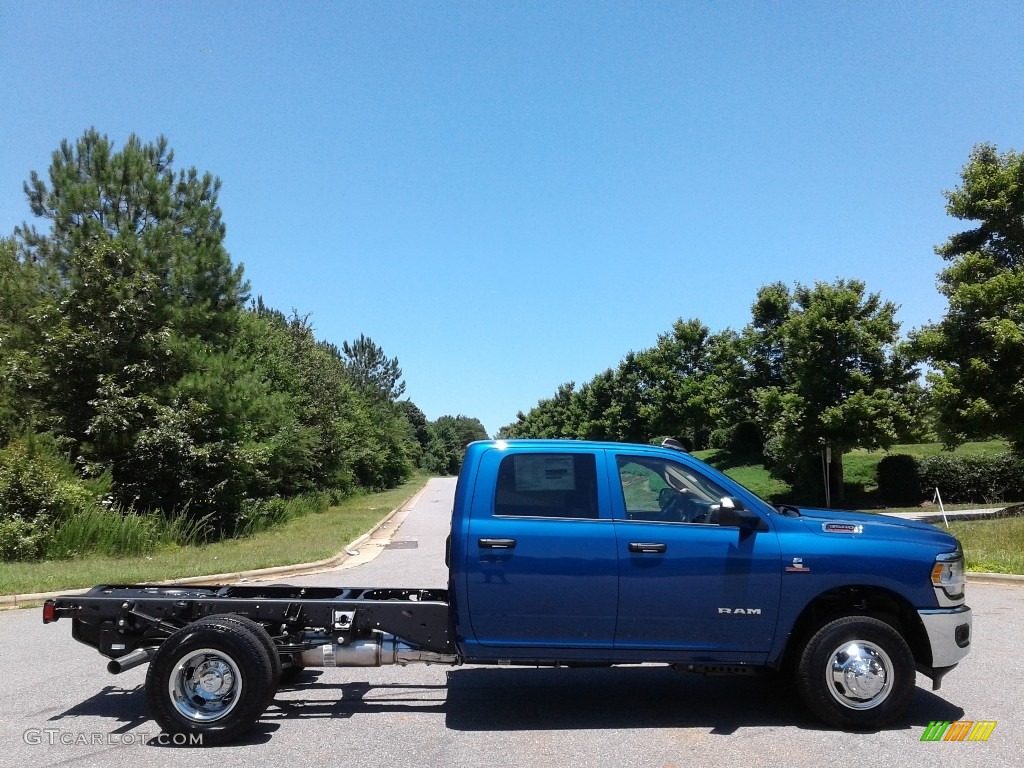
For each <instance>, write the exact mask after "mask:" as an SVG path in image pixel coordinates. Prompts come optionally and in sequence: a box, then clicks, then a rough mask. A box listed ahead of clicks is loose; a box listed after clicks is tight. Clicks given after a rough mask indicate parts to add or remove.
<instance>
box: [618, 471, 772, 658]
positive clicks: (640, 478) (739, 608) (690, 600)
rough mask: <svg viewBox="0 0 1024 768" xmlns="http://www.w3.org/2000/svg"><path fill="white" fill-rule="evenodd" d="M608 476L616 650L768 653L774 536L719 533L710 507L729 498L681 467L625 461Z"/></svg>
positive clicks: (715, 484) (769, 533)
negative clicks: (616, 573)
mask: <svg viewBox="0 0 1024 768" xmlns="http://www.w3.org/2000/svg"><path fill="white" fill-rule="evenodd" d="M609 468H610V470H611V472H612V473H613V477H614V480H613V481H612V482H613V483H614V484H615V485H616V486H617V487H616V489H615V492H614V493H613V494H612V497H613V498H612V505H613V510H614V514H615V518H616V522H615V527H616V531H617V547H618V555H619V568H620V578H619V622H618V628H617V632H616V638H615V646H616V648H617V649H674V650H681V651H697V652H699V651H714V652H715V653H716V654H721V653H723V652H725V653H729V652H733V653H736V654H741V655H744V656H745V655H746V654H754V657H756V654H759V653H762V652H767V651H768V650H769V649H770V648H771V644H772V639H773V637H774V632H775V624H776V619H777V616H778V606H779V588H780V582H781V577H780V568H779V546H778V539H777V537H776V535H775V532H774V531H773V530H767V531H758V532H754V531H741V530H740V529H738V528H735V527H723V526H719V525H718V524H717V513H718V508H719V507H718V504H719V502H720V500H721V498H722V497H723V496H728V495H731V494H730V492H729V491H728V490H727V489H726V488H724V487H722V485H721V484H719V483H718V482H716V481H715V480H714V479H712V478H711V477H709V476H707V475H706V474H704V473H702V472H701V471H700V470H699V469H696V468H694V467H691V466H690V465H688V464H684V463H683V462H682V461H673V460H671V459H668V458H665V457H663V456H660V455H656V454H643V453H640V452H637V453H633V454H631V453H630V452H628V451H623V452H618V453H617V455H616V456H615V458H614V465H611V462H610V466H609ZM737 658H739V657H737ZM752 658H753V657H752Z"/></svg>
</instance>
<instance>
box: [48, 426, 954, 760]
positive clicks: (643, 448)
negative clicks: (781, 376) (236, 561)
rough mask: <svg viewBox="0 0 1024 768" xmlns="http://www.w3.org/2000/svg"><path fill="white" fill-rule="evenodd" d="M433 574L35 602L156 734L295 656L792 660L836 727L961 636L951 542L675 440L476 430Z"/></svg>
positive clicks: (203, 721) (192, 726) (228, 724)
mask: <svg viewBox="0 0 1024 768" xmlns="http://www.w3.org/2000/svg"><path fill="white" fill-rule="evenodd" d="M447 560H448V566H449V584H448V589H447V590H437V589H417V588H409V589H390V588H375V587H338V588H324V587H298V586H295V587H292V586H281V585H272V586H261V585H248V586H237V585H224V586H211V587H174V586H149V585H101V586H97V587H95V588H93V589H92V590H90V591H89V592H88V593H86V594H84V595H80V596H62V597H59V598H56V599H55V600H49V601H47V602H46V604H45V605H44V608H43V618H44V621H45V622H51V621H57V620H58V619H63V618H70V619H71V624H72V635H73V637H74V638H75V639H77V640H79V641H81V642H84V643H86V644H88V645H91V646H93V647H95V648H97V649H98V650H99V651H100V653H101V654H103V655H104V656H106V657H108V658H109V659H110V662H109V664H108V669H109V670H110V671H111V672H115V673H117V672H121V671H123V670H125V669H129V668H131V667H133V666H137V665H139V664H144V663H147V662H148V663H149V664H150V667H149V670H148V673H147V677H146V696H147V701H148V703H149V707H150V710H151V713H152V715H153V716H154V718H155V719H156V720H157V722H158V723H159V724H160V726H161V727H162V728H163V729H164V730H165V731H167V732H169V733H188V734H202V736H203V738H204V743H210V744H212V743H218V742H224V741H229V740H231V739H234V738H236V737H237V736H238V735H240V734H241V733H243V732H245V731H246V730H247V729H248V728H250V727H251V726H252V724H253V723H255V722H256V721H257V720H258V718H259V717H260V716H261V714H262V713H263V711H264V709H265V708H266V707H267V706H268V704H269V703H270V701H271V700H272V698H273V695H274V692H275V690H276V687H277V685H278V683H279V681H280V679H281V678H282V677H283V676H286V675H292V674H294V673H295V672H296V671H297V670H300V669H302V668H303V667H307V666H316V667H343V666H378V665H382V664H409V663H416V662H423V663H434V664H438V663H440V664H453V665H458V664H503V665H531V666H587V667H593V666H602V665H608V666H611V665H617V664H637V663H652V664H668V665H672V666H674V667H675V668H677V669H680V670H684V671H690V672H699V673H711V674H785V675H791V676H792V677H793V678H794V680H795V684H796V687H797V689H798V690H799V692H800V695H801V696H802V698H803V699H804V701H805V702H806V704H807V705H808V707H809V709H810V711H811V712H813V713H814V714H815V715H816V716H818V717H819V718H820V719H821V720H823V721H824V722H826V723H828V724H830V725H832V726H836V727H840V728H852V729H862V728H879V727H884V726H886V725H887V724H891V723H893V722H894V721H896V720H898V718H899V717H900V715H901V713H902V712H903V711H904V709H905V708H906V705H907V703H908V702H909V699H910V697H911V694H912V692H913V690H914V686H915V673H916V671H921V672H923V673H924V674H925V675H926V676H928V677H930V678H931V680H932V681H933V687H934V688H938V687H939V685H940V683H941V680H942V678H943V676H944V675H945V674H946V673H948V672H949V671H950V670H952V669H953V668H954V667H955V666H956V665H957V663H958V662H959V661H960V660H961V659H963V658H964V656H965V655H966V654H967V653H968V651H969V650H970V641H971V622H972V619H971V610H970V608H969V607H967V605H966V604H965V597H964V587H965V575H964V561H963V553H962V550H961V548H960V545H959V543H958V542H957V540H956V539H955V538H954V537H953V536H951V535H949V534H948V533H945V532H943V531H940V530H939V529H937V528H934V527H932V526H930V525H927V524H924V523H915V522H908V521H903V520H898V519H896V518H891V517H885V516H881V515H873V514H863V513H855V512H838V511H834V510H820V509H805V508H797V507H792V506H779V507H775V506H772V505H770V504H768V503H767V502H765V501H763V500H761V499H760V498H758V497H757V496H756V495H754V494H753V493H751V492H750V491H748V490H747V489H745V488H744V487H742V486H741V485H739V484H738V483H736V482H735V481H733V480H732V479H730V478H729V477H727V476H725V475H724V474H722V473H720V472H718V471H716V470H714V469H713V468H711V467H709V466H708V465H706V464H704V463H703V462H701V461H699V460H698V459H696V458H694V457H692V456H690V455H688V454H686V453H685V452H683V451H680V450H676V449H674V448H671V447H664V446H651V445H631V444H623V443H607V442H584V441H571V440H508V441H505V440H493V441H482V442H477V443H472V444H471V445H470V446H469V447H468V448H467V451H466V456H465V460H464V462H463V466H462V470H461V473H460V475H459V478H458V484H457V486H456V491H455V501H454V508H453V510H452V521H451V533H450V536H449V539H448V544H447Z"/></svg>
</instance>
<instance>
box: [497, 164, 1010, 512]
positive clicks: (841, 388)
mask: <svg viewBox="0 0 1024 768" xmlns="http://www.w3.org/2000/svg"><path fill="white" fill-rule="evenodd" d="M961 178H962V182H963V183H962V185H961V186H960V187H958V188H957V189H955V190H953V191H951V192H947V193H945V195H946V199H947V211H948V213H949V214H950V215H951V216H954V217H956V218H959V219H964V220H972V221H975V222H977V223H978V225H977V226H976V227H975V228H973V229H970V230H967V231H965V232H962V233H959V234H956V235H953V236H952V237H951V238H950V239H949V240H948V241H947V242H946V243H945V244H943V245H942V246H940V247H938V248H937V249H936V252H937V253H938V254H939V255H940V256H941V257H942V258H943V259H945V260H946V261H947V262H948V263H949V266H948V267H947V268H946V269H945V270H943V271H942V272H940V274H939V289H940V291H941V292H942V293H943V295H945V296H946V297H947V298H948V300H949V308H948V310H947V314H946V316H945V317H944V318H943V319H942V320H941V321H940V322H939V323H936V324H934V325H930V326H926V327H924V328H921V329H916V330H914V331H912V332H911V333H910V334H909V338H907V339H903V338H902V337H901V335H900V326H899V323H897V322H896V320H895V313H896V309H897V307H896V305H895V304H893V303H892V302H890V301H885V300H883V299H882V297H881V296H880V295H879V294H877V293H871V292H868V290H867V288H866V285H865V283H864V282H862V281H860V280H837V281H835V282H833V283H816V284H815V285H813V286H805V285H800V284H797V285H795V286H794V287H793V288H790V287H788V286H787V285H785V284H784V283H781V282H777V283H773V284H771V285H767V286H764V287H763V288H761V289H760V290H759V291H758V292H757V296H756V298H755V300H754V301H753V304H752V306H751V318H750V322H749V323H748V324H747V325H746V326H745V327H744V328H742V329H741V330H740V331H734V330H731V329H726V330H724V331H720V332H716V333H713V332H712V331H711V330H710V329H709V328H708V327H707V326H705V325H704V324H703V323H702V322H700V320H698V319H690V320H684V319H680V320H678V321H677V322H676V323H674V324H673V326H672V328H671V329H670V330H669V331H668V332H666V333H664V334H662V335H660V336H659V337H658V339H657V341H656V343H655V345H654V346H652V347H650V348H648V349H644V350H641V351H639V352H630V353H629V354H627V355H626V356H625V358H623V359H622V360H621V361H620V362H619V364H618V366H617V367H615V368H609V369H608V370H606V371H604V372H603V373H600V374H598V375H597V376H595V377H594V378H593V379H591V380H590V381H588V382H586V383H584V384H583V385H582V386H576V384H575V383H574V382H568V383H566V384H563V385H561V386H560V387H558V389H557V391H556V392H555V394H554V395H553V396H552V397H551V398H547V399H544V400H541V401H540V402H539V403H538V404H537V405H536V406H535V407H534V408H532V409H531V410H530V411H529V412H527V413H522V412H520V413H519V414H518V415H517V419H516V421H515V422H514V423H512V424H509V425H508V426H506V427H503V428H502V429H501V430H500V431H499V436H502V437H567V438H583V439H602V440H603V439H610V440H625V441H634V442H648V441H652V440H656V439H658V438H660V437H663V436H671V437H675V438H677V439H681V440H682V441H683V442H684V443H685V444H688V445H689V447H690V448H692V449H694V450H698V449H702V448H708V447H713V448H725V449H728V451H729V452H730V453H732V454H733V455H734V456H740V457H742V456H747V457H756V458H758V459H763V460H764V461H765V463H766V464H767V465H768V466H769V468H770V469H771V470H772V472H773V473H774V474H775V475H776V476H778V477H781V478H783V479H785V480H787V481H789V482H792V483H795V484H796V485H797V491H798V493H801V494H802V495H805V496H806V495H811V489H820V488H822V487H823V483H822V481H821V478H822V473H823V467H824V466H827V467H828V476H829V488H830V491H831V498H832V499H834V500H839V499H841V498H842V493H843V469H842V467H843V464H842V457H843V454H845V453H847V452H849V451H850V450H852V449H854V448H887V447H889V446H890V445H892V444H894V443H896V442H916V441H920V440H924V439H928V438H934V437H935V436H937V437H938V438H939V439H941V440H942V441H943V442H944V443H945V444H946V445H947V446H950V447H952V446H955V445H957V444H959V443H961V442H963V441H965V440H967V439H984V438H989V437H1003V438H1006V439H1007V440H1009V441H1010V442H1011V444H1012V445H1013V446H1014V449H1015V451H1016V452H1017V453H1021V452H1022V450H1024V397H1022V393H1024V156H1021V155H1019V154H1017V153H1015V152H1013V151H1010V152H1007V153H1004V154H1000V153H998V152H997V151H996V148H995V147H993V146H991V145H987V144H984V145H979V146H977V147H975V149H974V151H973V152H972V154H971V157H970V159H969V161H968V163H967V164H966V165H965V166H964V168H963V170H962V172H961ZM921 363H926V364H927V365H928V373H927V376H926V384H925V385H922V383H921V379H920V370H919V365H920V364H921ZM829 457H830V458H831V463H826V462H825V461H824V459H826V458H829ZM814 495H816V494H814Z"/></svg>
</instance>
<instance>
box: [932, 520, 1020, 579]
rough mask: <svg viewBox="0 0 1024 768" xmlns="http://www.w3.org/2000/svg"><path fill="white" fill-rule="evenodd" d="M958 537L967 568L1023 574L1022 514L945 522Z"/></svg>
mask: <svg viewBox="0 0 1024 768" xmlns="http://www.w3.org/2000/svg"><path fill="white" fill-rule="evenodd" d="M949 532H950V533H952V534H953V535H954V536H956V537H957V538H958V539H960V543H961V544H962V545H963V548H964V558H965V559H966V561H967V570H969V571H983V572H988V573H1024V516H1017V517H1008V518H1003V519H997V520H977V521H972V522H954V523H950V524H949Z"/></svg>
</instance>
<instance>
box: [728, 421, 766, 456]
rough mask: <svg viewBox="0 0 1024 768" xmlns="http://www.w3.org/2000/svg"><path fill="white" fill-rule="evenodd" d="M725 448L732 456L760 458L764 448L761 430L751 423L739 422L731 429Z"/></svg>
mask: <svg viewBox="0 0 1024 768" xmlns="http://www.w3.org/2000/svg"><path fill="white" fill-rule="evenodd" d="M726 448H728V449H729V453H731V454H732V455H733V456H760V455H761V452H762V450H763V448H764V439H763V437H762V436H761V428H760V427H758V426H757V424H756V423H754V422H753V421H741V422H739V423H738V424H737V425H736V426H734V427H733V428H732V430H731V431H730V433H729V440H728V442H727V443H726Z"/></svg>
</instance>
